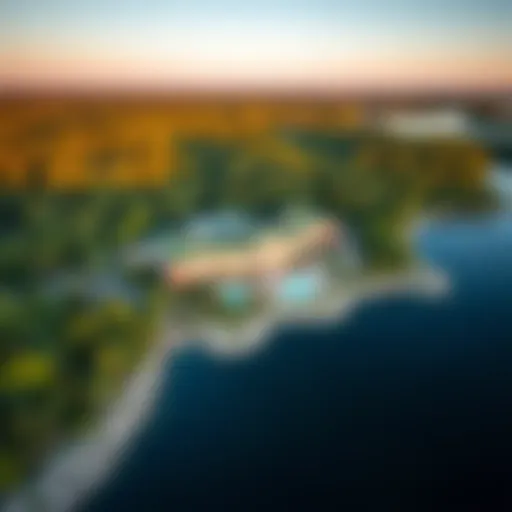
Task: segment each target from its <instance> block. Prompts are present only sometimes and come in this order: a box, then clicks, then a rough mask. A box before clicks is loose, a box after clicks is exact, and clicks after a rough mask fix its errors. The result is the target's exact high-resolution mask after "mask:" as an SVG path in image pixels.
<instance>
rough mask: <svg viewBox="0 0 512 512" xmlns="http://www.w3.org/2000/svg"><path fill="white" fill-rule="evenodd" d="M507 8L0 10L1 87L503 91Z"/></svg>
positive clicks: (282, 3)
mask: <svg viewBox="0 0 512 512" xmlns="http://www.w3.org/2000/svg"><path fill="white" fill-rule="evenodd" d="M511 27H512V2H511V1H509V0H485V1H484V0H428V1H421V2H418V1H416V0H358V1H355V0H310V1H303V0H258V1H256V2H249V3H248V2H244V1H240V0H238V1H235V0H217V1H215V0H181V1H176V0H166V1H165V0H146V1H142V0H88V1H84V2H78V1H69V0H0V87H4V88H21V89H22V88H36V89H37V88H43V89H44V88H50V89H51V88H78V89H82V88H84V89H87V88H93V89H96V88H99V89H110V88H112V89H133V88H135V89H157V90H160V89H162V90H166V89H175V88H177V89H183V88H184V89H246V88H249V89H258V88H260V89H265V88H269V89H283V90H290V89H292V90H301V89H304V90H315V91H316V90H318V91H329V92H331V91H333V92H336V91H343V90H352V89H358V88H359V89H370V90H385V89H397V90H400V89H428V88H434V89H435V88H448V89H460V90H472V89H476V90H479V89H493V88H500V89H503V88H512V30H511Z"/></svg>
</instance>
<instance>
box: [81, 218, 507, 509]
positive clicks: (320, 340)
mask: <svg viewBox="0 0 512 512" xmlns="http://www.w3.org/2000/svg"><path fill="white" fill-rule="evenodd" d="M418 248H419V250H420V252H421V253H422V254H423V255H424V256H425V257H426V258H428V259H429V260H430V261H432V262H433V263H435V264H437V265H438V266H440V267H442V268H444V269H445V270H446V271H447V272H448V273H449V275H450V276H451V279H452V282H453V286H454V289H453V292H452V294H451V295H450V296H449V297H447V298H445V299H442V300H432V299H426V298H423V299H422V298H418V297H414V296H413V295H412V294H406V293H403V294H401V295H395V296H392V297H388V298H385V299H378V300H377V299H376V300H372V301H368V302H367V303H365V304H364V305H362V306H361V307H359V308H358V310H357V311H356V313H355V314H354V315H353V316H351V317H350V318H349V319H348V320H347V321H344V322H343V323H341V322H340V323H339V324H337V325H334V326H330V327H327V326H326V327H311V328H307V329H304V328H300V329H298V328H294V327H293V326H289V327H286V328H282V329H281V330H280V331H279V332H278V333H276V335H275V337H274V339H273V342H272V343H270V344H269V345H268V348H266V349H265V350H263V351H261V352H260V353H258V354H256V355H254V356H253V357H250V358H248V359H245V360H240V361H218V360H214V359H212V358H210V357H209V356H207V355H205V354H201V353H199V352H193V351H190V352H187V353H184V354H183V355H181V356H180V357H178V358H175V359H174V360H172V361H170V362H169V364H168V369H167V379H166V382H165V385H164V386H163V388H162V389H161V395H160V398H159V403H158V406H157V407H156V410H155V413H154V416H153V417H152V419H151V421H150V423H149V425H148V427H147V428H146V430H145V431H144V432H143V433H142V434H141V436H140V437H139V439H138V440H137V442H136V443H135V444H134V446H133V447H132V449H131V450H130V454H129V457H128V460H127V461H126V463H125V464H124V465H123V467H122V468H121V470H120V471H119V472H118V473H117V474H116V475H115V477H113V478H112V479H111V480H110V481H109V482H107V483H106V484H105V486H104V487H103V488H102V489H101V490H100V492H99V493H97V494H96V495H95V496H94V497H92V499H91V500H90V501H89V503H88V504H87V506H86V507H85V510H87V511H88V512H100V511H101V512H112V511H160V510H172V511H189V510H190V511H192V510H199V511H203V510H204V511H206V510H208V511H210V510H214V511H216V510H226V509H229V510H239V511H244V510H249V509H251V510H252V509H258V510H275V509H279V510H291V511H295V510H302V509H303V507H305V510H315V511H316V510H340V509H341V507H342V506H346V507H347V508H345V510H407V511H411V510H440V509H441V508H442V509H443V510H444V509H446V510H459V509H460V507H461V506H464V507H466V508H465V509H464V510H486V511H487V510H493V511H494V510H512V508H511V507H512V442H511V439H512V215H511V214H510V213H504V214H500V215H497V216H496V215H493V216H488V217H484V218H474V219H471V220H469V219H466V220H458V221H450V222H444V223H438V224H437V225H433V226H431V227H430V228H428V229H427V230H425V231H424V232H423V233H422V234H421V235H420V236H419V239H418Z"/></svg>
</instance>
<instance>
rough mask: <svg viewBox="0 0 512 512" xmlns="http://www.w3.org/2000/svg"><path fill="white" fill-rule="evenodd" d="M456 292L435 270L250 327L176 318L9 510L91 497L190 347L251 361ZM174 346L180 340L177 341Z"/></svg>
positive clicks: (51, 511) (62, 508) (64, 510)
mask: <svg viewBox="0 0 512 512" xmlns="http://www.w3.org/2000/svg"><path fill="white" fill-rule="evenodd" d="M447 289H449V280H448V278H447V275H446V274H445V273H443V272H441V271H438V270H436V269H433V268H432V267H430V266H423V267H417V268H413V269H408V270H407V271H401V272H395V273H392V274H388V275H381V276H376V277H375V278H366V279H365V280H363V282H360V283H357V285H355V286H354V285H353V286H352V288H350V287H348V288H347V289H345V290H342V292H341V293H340V292H339V291H337V293H336V292H335V293H332V294H330V295H329V296H328V297H326V298H325V299H323V300H322V301H321V302H319V303H317V304H316V307H314V308H311V307H309V308H307V307H306V309H307V311H304V310H302V311H300V310H299V311H293V309H294V308H286V307H283V308H280V309H277V310H271V311H270V312H266V313H265V314H263V315H260V316H258V317H257V318H255V319H252V320H251V321H249V324H248V325H247V326H245V327H243V328H239V329H234V330H233V331H232V332H230V331H229V330H227V329H226V328H225V327H224V328H223V327H220V328H219V327H218V326H216V325H213V324H209V323H208V324H204V325H202V326H199V327H198V328H192V329H187V330H186V332H185V333H182V332H177V329H176V326H174V325H173V324H172V323H171V321H170V320H172V319H169V318H166V319H165V322H164V327H163V329H161V331H160V334H159V336H158V338H159V341H158V342H157V343H155V345H154V347H152V349H151V350H150V353H149V354H148V355H147V356H146V358H145V359H144V360H143V361H142V363H141V365H140V366H139V368H138V369H137V370H136V371H135V373H134V375H133V376H132V377H131V378H130V379H129V381H128V383H127V384H126V387H125V388H124V389H123V390H122V391H121V396H119V397H118V398H117V399H116V400H115V401H114V403H113V404H112V405H111V406H110V407H109V408H107V410H106V412H105V414H104V415H103V416H101V417H100V420H99V423H98V424H97V425H96V426H94V427H92V430H91V432H90V433H89V434H87V435H85V437H83V438H82V439H81V440H80V441H75V442H73V443H70V444H68V445H64V446H63V447H62V448H61V449H60V450H59V451H58V452H57V453H56V454H55V456H53V457H52V458H51V459H50V461H49V463H48V464H47V465H46V466H43V470H42V471H41V473H40V476H39V477H38V478H37V479H36V481H34V482H32V483H29V484H27V486H25V487H24V488H22V489H21V490H20V491H18V493H16V494H15V495H14V496H13V499H11V501H10V502H8V503H7V506H6V507H5V509H4V510H5V512H32V511H36V510H37V512H46V511H48V512H69V511H70V510H72V508H73V507H75V506H77V505H78V504H79V503H80V502H81V501H82V500H84V499H86V498H87V497H88V496H90V495H91V493H92V492H94V490H95V489H96V488H97V487H99V486H100V485H101V484H102V483H103V482H104V481H105V480H106V478H108V476H109V475H110V474H111V473H112V471H114V470H115V469H116V468H117V467H118V466H119V465H120V464H121V463H122V460H123V457H124V455H125V453H126V451H127V449H128V448H129V447H130V446H131V443H130V441H131V440H132V439H133V437H134V436H136V435H137V433H138V432H139V431H140V430H141V429H142V428H143V426H144V424H145V421H146V420H147V419H148V418H149V415H150V413H151V410H152V408H153V406H154V405H155V403H156V400H157V397H158V386H159V384H160V383H161V381H162V378H163V376H164V369H165V367H166V363H167V362H168V360H169V357H170V355H171V352H172V351H174V350H176V349H177V348H180V347H184V346H199V348H200V349H203V350H205V351H206V352H207V353H208V354H209V355H211V356H212V357H217V358H223V359H225V358H244V357H249V356H251V355H252V354H253V353H255V352H256V351H258V350H261V349H262V348H263V347H265V346H266V345H267V344H268V343H269V342H270V341H271V339H272V334H273V333H275V332H276V330H277V329H278V328H279V327H280V326H283V325H286V324H290V323H294V324H297V323H299V324H300V323H305V324H307V325H314V324H319V323H320V324H323V325H325V324H328V323H335V322H343V321H344V320H345V319H346V318H347V317H348V316H349V315H350V314H351V313H352V312H353V311H354V310H355V309H356V308H357V307H359V306H360V305H361V304H363V303H364V301H366V300H372V299H374V298H379V297H382V296H383V295H389V294H390V293H401V292H409V291H412V292H415V293H420V294H421V295H428V296H431V295H432V294H433V295H434V296H435V297H438V296H440V295H441V296H443V295H444V294H445V292H446V290H447ZM170 340H173V341H172V343H170Z"/></svg>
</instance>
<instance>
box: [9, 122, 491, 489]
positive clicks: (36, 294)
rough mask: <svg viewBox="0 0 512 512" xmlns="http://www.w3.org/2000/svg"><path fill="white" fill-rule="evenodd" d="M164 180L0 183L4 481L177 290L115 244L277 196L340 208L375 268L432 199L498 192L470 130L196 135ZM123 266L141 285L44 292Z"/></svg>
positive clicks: (118, 362)
mask: <svg viewBox="0 0 512 512" xmlns="http://www.w3.org/2000/svg"><path fill="white" fill-rule="evenodd" d="M180 154H181V155H182V158H181V159H180V162H181V167H180V168H179V169H178V170H177V172H173V173H172V174H171V175H170V177H169V181H168V183H167V185H165V186H162V187H159V188H155V189H146V190H137V189H126V188H124V189H123V190H119V189H116V188H115V187H110V188H109V187H105V186H98V187H96V188H93V189H88V190H87V191H74V192H71V191H66V192H64V191H58V190H45V189H40V190H30V191H18V192H10V193H7V192H6V193H3V194H2V195H1V196H0V219H2V221H1V225H0V244H1V245H0V364H1V371H0V415H1V417H2V422H1V423H0V486H1V488H2V489H3V490H8V489H9V488H12V487H14V486H15V485H16V484H17V483H19V482H20V481H22V479H24V478H26V477H27V475H30V474H31V473H32V472H33V471H35V470H37V468H38V466H39V464H40V463H41V461H42V460H44V458H45V457H46V456H47V455H48V453H50V452H51V450H52V449H54V448H55V446H56V445H58V443H61V442H62V441H63V440H66V439H69V438H72V437H73V436H77V435H80V432H81V431H82V430H83V429H84V428H87V427H88V426H89V425H90V423H91V422H93V421H94V418H95V417H96V416H97V415H98V414H99V413H100V411H101V409H102V407H103V406H104V404H105V403H107V402H108V401H109V400H111V399H112V397H113V396H115V394H116V393H117V392H119V390H120V389H121V388H122V385H123V382H124V380H125V379H126V378H127V377H128V376H129V375H130V374H131V373H132V372H133V369H134V368H135V367H136V365H137V362H138V361H139V360H140V359H141V357H143V355H144V353H146V351H147V350H148V349H149V347H150V346H151V343H152V342H153V340H154V333H155V330H156V329H157V328H158V325H159V322H160V321H161V319H162V316H163V315H165V314H166V312H169V310H172V307H173V304H172V297H171V294H170V292H169V291H168V290H166V289H165V286H164V283H163V282H162V281H161V280H160V279H159V276H158V275H157V273H154V272H151V271H143V270H141V271H135V270H133V269H129V268H123V267H120V266H119V262H118V258H117V255H118V254H119V251H120V250H121V249H122V248H123V247H126V246H128V245H129V244H131V243H133V242H136V241H138V240H141V239H143V238H144V237H146V236H148V235H149V234H151V233H152V232H154V231H156V230H158V229H162V228H165V227H169V226H179V225H180V224H181V223H182V222H184V221H185V220H186V219H188V218H190V217H191V216H193V215H196V214H198V213H202V214H204V213H206V214H208V213H209V212H215V211H217V210H219V209H234V210H243V211H244V212H249V213H251V214H253V215H257V216H264V217H266V218H269V219H272V217H273V216H274V215H275V214H276V213H277V212H278V211H279V209H280V208H281V207H282V206H283V205H289V204H304V205H311V206H313V207H315V208H316V209H320V210H322V211H325V212H326V213H329V214H333V215H335V216H336V217H338V218H339V219H341V220H342V221H343V222H344V223H346V224H347V225H348V226H350V228H351V229H352V230H353V232H354V233H355V235H356V237H357V239H358V241H359V244H360V246H361V248H362V252H363V257H364V259H365V263H366V265H367V267H368V268H369V269H370V270H374V271H380V270H383V269H388V268H397V267H398V268H399V267H401V266H403V265H406V264H407V263H408V261H409V259H410V257H411V248H410V244H409V240H408V238H407V236H408V233H409V230H410V228H411V226H412V223H413V222H414V220H415V219H416V218H417V217H418V216H419V215H422V214H424V213H429V212H436V213H439V212H440V213H450V212H454V211H455V212H457V211H461V210H464V211H466V210H474V209H481V208H489V207H492V206H493V198H492V197H491V196H490V194H489V192H488V191H487V190H486V187H485V179H486V173H487V170H488V167H489V161H488V157H487V155H486V153H485V151H484V150H483V149H482V148H480V147H478V146H477V145H475V144H474V143H471V142H468V141H462V140H418V141H411V140H407V141H405V140H399V139H392V138H389V137H385V136H383V135H382V134H376V133H371V132H367V131H357V130H354V131H350V132H349V131H342V132H340V131H338V130H331V131H330V130H325V129H323V130H319V129H315V130H313V129H308V130H306V129H296V130H292V129H287V130H280V131H278V132H269V133H266V134H258V135H256V136H255V135H252V136H244V137H239V138H235V139H230V140H225V141H219V140H211V139H209V138H208V137H195V138H194V137H190V138H189V139H187V140H183V141H182V145H181V147H180ZM110 268H115V272H116V273H117V274H119V275H120V276H121V277H122V279H123V281H124V282H126V283H128V284H129V285H130V287H131V288H130V289H133V290H136V292H137V293H136V295H135V296H133V295H131V294H122V293H118V294H117V295H116V294H114V295H112V294H110V295H108V294H107V295H106V296H105V297H99V298H98V297H90V296H88V295H86V294H82V293H80V290H73V291H69V290H66V291H63V292H62V293H60V294H57V295H55V294H49V293H48V284H49V283H51V282H52V281H53V280H55V279H57V277H58V276H61V275H63V274H64V275H66V274H79V275H87V274H88V273H93V272H96V271H98V269H110Z"/></svg>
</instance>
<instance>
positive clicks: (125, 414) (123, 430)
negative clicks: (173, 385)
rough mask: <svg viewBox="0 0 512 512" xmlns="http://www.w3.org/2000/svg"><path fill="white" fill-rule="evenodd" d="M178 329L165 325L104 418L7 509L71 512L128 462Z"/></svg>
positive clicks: (65, 449) (177, 342) (65, 448)
mask: <svg viewBox="0 0 512 512" xmlns="http://www.w3.org/2000/svg"><path fill="white" fill-rule="evenodd" d="M173 330H175V329H174V328H173V327H172V326H169V325H167V324H166V325H165V326H164V327H163V329H161V330H160V333H159V335H158V337H157V339H158V341H157V342H156V343H155V345H154V346H153V347H152V349H151V350H150V352H149V353H148V354H147V355H146V357H145V358H144V359H143V361H142V362H141V364H140V365H139V367H138V368H137V369H136V370H135V372H134V374H133V375H132V376H131V377H130V378H129V380H128V382H127V383H126V385H125V387H124V389H122V390H121V393H120V396H118V397H117V399H115V400H114V401H113V403H112V404H111V405H110V407H108V408H107V409H106V411H105V412H104V414H103V415H102V416H101V417H100V418H99V422H98V423H97V424H96V425H94V426H92V428H91V431H90V432H89V433H88V434H86V435H85V436H84V437H83V438H81V439H80V440H76V441H72V442H71V443H69V444H65V445H64V446H62V447H61V449H60V450H58V451H57V453H56V454H55V455H54V456H52V457H51V458H50V459H49V461H48V463H47V464H45V465H43V468H42V470H41V471H40V472H39V475H38V476H37V477H36V479H35V481H33V482H30V483H28V484H27V485H26V486H24V487H22V488H21V489H20V490H19V491H18V492H17V493H15V494H14V496H12V497H11V499H10V500H8V501H7V504H6V507H5V508H4V509H3V510H4V511H5V512H32V511H34V512H36V511H37V512H69V511H70V510H72V508H73V507H76V506H77V505H78V504H79V503H80V502H81V501H82V500H83V499H85V498H86V497H88V496H89V495H90V494H91V493H92V492H93V491H94V490H95V489H96V488H97V487H98V486H99V485H101V484H102V483H103V482H104V481H105V479H106V478H108V476H109V475H110V474H111V473H112V471H114V470H115V469H116V467H118V466H119V464H121V463H122V459H123V457H124V455H125V453H126V450H127V448H128V447H129V446H130V441H131V440H132V438H133V437H134V436H135V435H137V433H138V432H139V431H140V429H141V428H142V427H143V426H144V423H145V421H146V420H147V419H148V417H149V414H150V413H151V409H152V407H153V406H154V404H155V402H156V399H157V396H158V387H159V385H160V384H161V381H162V378H163V376H164V369H165V366H166V363H167V361H168V359H169V356H170V353H171V352H172V351H173V350H174V349H176V348H177V347H178V346H179V345H180V341H181V339H179V338H178V336H177V334H179V333H173V332H172V331H173ZM173 336H175V337H174V338H173ZM177 338H178V339H177ZM171 339H172V340H173V342H172V343H170V342H169V340H171Z"/></svg>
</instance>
